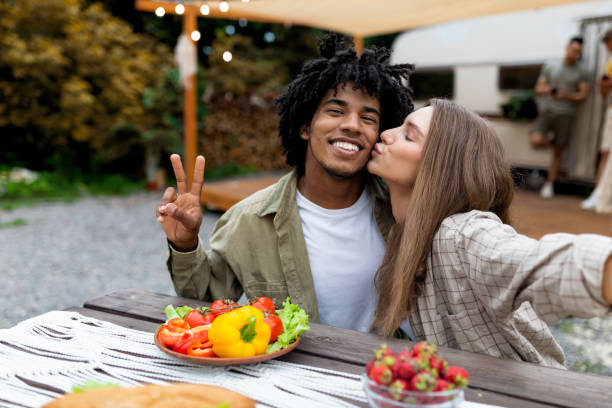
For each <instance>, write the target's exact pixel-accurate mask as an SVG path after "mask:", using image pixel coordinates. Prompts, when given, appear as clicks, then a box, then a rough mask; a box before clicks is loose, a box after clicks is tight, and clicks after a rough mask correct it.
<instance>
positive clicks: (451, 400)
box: [361, 342, 469, 408]
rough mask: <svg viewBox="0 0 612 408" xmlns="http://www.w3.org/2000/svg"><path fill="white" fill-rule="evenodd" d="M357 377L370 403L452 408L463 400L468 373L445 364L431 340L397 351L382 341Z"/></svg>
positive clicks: (386, 407)
mask: <svg viewBox="0 0 612 408" xmlns="http://www.w3.org/2000/svg"><path fill="white" fill-rule="evenodd" d="M361 380H362V384H363V389H364V392H365V395H366V397H367V398H368V402H369V404H370V406H371V407H375V408H395V407H403V408H413V407H428V408H453V407H458V406H459V405H460V404H461V403H462V402H463V400H464V389H465V388H466V387H467V384H468V380H469V376H468V373H467V371H466V370H465V369H464V368H462V367H459V366H449V365H448V363H447V362H446V360H445V359H444V358H443V357H442V356H441V355H439V354H438V347H437V346H436V345H435V344H433V343H428V342H419V343H416V344H415V345H414V347H413V348H412V349H404V350H401V351H400V352H398V353H394V352H393V350H391V349H390V348H389V347H387V346H386V345H385V344H382V345H381V346H380V348H379V349H378V350H376V351H375V352H374V358H373V359H372V360H371V361H369V362H368V363H367V364H366V371H365V373H364V374H363V376H362V379H361Z"/></svg>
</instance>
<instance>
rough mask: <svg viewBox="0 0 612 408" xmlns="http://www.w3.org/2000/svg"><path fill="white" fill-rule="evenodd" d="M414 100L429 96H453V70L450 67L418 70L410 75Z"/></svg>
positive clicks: (426, 98) (424, 99)
mask: <svg viewBox="0 0 612 408" xmlns="http://www.w3.org/2000/svg"><path fill="white" fill-rule="evenodd" d="M410 84H411V85H412V90H413V91H414V100H416V101H426V100H428V99H431V98H449V99H452V98H453V89H454V85H455V72H454V71H453V69H452V68H443V69H435V70H427V71H425V70H418V69H417V71H416V72H414V73H413V74H412V75H411V76H410Z"/></svg>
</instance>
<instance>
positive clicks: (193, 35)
mask: <svg viewBox="0 0 612 408" xmlns="http://www.w3.org/2000/svg"><path fill="white" fill-rule="evenodd" d="M200 37H202V35H201V34H200V32H199V31H198V30H193V31H192V32H191V39H192V40H193V41H198V40H199V39H200Z"/></svg>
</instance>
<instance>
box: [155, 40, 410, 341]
mask: <svg viewBox="0 0 612 408" xmlns="http://www.w3.org/2000/svg"><path fill="white" fill-rule="evenodd" d="M320 52H321V56H322V57H323V58H321V59H317V60H313V61H309V62H308V63H306V64H305V65H304V67H303V69H302V72H301V74H300V75H299V76H298V77H297V78H296V79H295V80H294V81H293V82H292V83H291V84H289V86H288V88H287V90H286V92H285V93H284V94H283V95H281V96H280V97H279V98H278V99H277V101H276V102H277V110H278V113H279V115H280V120H279V124H278V130H279V135H280V138H281V142H282V147H283V152H284V154H285V155H286V160H287V163H288V164H289V165H291V166H293V167H294V169H293V170H292V171H291V172H290V173H289V174H287V175H286V176H284V177H283V178H281V180H279V182H278V183H276V184H275V185H273V186H270V187H268V188H266V189H264V190H262V191H259V192H257V193H255V194H253V195H252V196H250V197H248V198H246V199H245V200H243V201H241V202H240V203H238V204H236V205H235V206H234V207H232V208H231V209H230V210H229V211H227V212H226V213H225V214H224V215H223V216H222V217H221V218H220V219H219V221H218V223H217V225H216V226H215V228H214V230H213V232H212V235H211V238H210V245H211V251H209V252H208V253H206V252H205V251H204V250H203V248H202V244H201V242H200V240H199V239H198V235H197V234H198V231H199V227H200V223H201V221H202V214H201V210H200V191H201V187H202V180H203V172H204V158H203V157H201V156H199V157H198V158H197V160H196V167H195V172H194V182H193V184H192V187H191V191H190V192H188V191H187V187H186V185H185V181H184V180H185V175H184V171H183V168H182V165H181V162H180V158H179V157H178V156H177V155H173V156H172V158H171V159H172V163H173V167H174V170H175V174H176V176H177V187H178V194H177V193H176V192H175V191H174V189H172V188H170V189H168V190H166V192H165V193H164V196H163V198H162V201H161V202H160V204H159V205H158V207H157V217H158V218H157V219H158V222H160V223H162V225H163V228H164V231H165V232H166V235H167V237H168V240H169V250H170V254H169V257H168V262H167V266H168V270H169V271H170V276H171V277H172V281H173V283H174V287H175V289H176V291H177V293H178V294H179V295H181V296H186V297H191V298H198V299H204V300H212V299H216V298H233V299H237V298H239V297H240V296H241V294H243V292H244V294H245V295H246V297H247V298H255V297H259V296H267V297H269V298H271V299H273V300H274V301H275V303H277V304H279V303H281V302H282V301H283V300H284V299H285V298H286V297H287V296H290V297H291V300H292V302H295V303H297V304H299V305H300V306H301V307H303V308H304V309H305V310H306V311H307V312H308V314H309V315H310V318H311V319H312V321H315V322H319V321H320V322H322V323H325V324H329V325H334V326H340V327H346V328H351V329H355V330H361V331H368V330H369V328H370V323H371V320H372V317H373V313H374V309H375V307H376V291H375V289H374V284H373V282H374V274H375V273H376V270H377V269H378V267H379V266H380V263H381V262H382V258H383V255H384V252H385V241H384V237H385V236H386V235H387V232H388V230H389V228H390V226H391V225H392V224H393V218H392V215H391V209H390V206H389V202H388V199H387V194H386V191H385V190H384V188H383V186H382V185H381V184H380V182H379V181H378V180H376V179H375V178H373V177H372V176H370V175H369V174H368V173H367V172H366V171H365V165H366V163H367V162H368V159H369V158H370V153H371V149H372V147H373V145H374V144H375V143H376V141H377V140H378V136H379V134H380V132H381V131H383V130H385V129H388V128H391V127H393V126H397V125H399V124H400V123H402V121H403V118H404V117H405V116H406V114H407V113H409V112H410V111H411V110H412V102H411V98H410V90H409V89H408V88H406V87H404V86H403V85H402V80H403V79H407V78H408V75H409V73H410V72H411V70H412V66H411V65H408V64H405V65H395V66H388V65H386V64H384V63H383V61H384V60H386V59H387V57H388V53H387V52H386V51H383V50H365V51H364V52H363V54H362V55H361V56H360V57H358V56H357V55H356V53H355V51H354V50H353V49H349V50H342V51H338V52H337V50H336V38H335V35H330V36H327V37H326V38H325V39H324V40H323V41H322V43H321V45H320Z"/></svg>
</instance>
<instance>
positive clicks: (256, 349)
mask: <svg viewBox="0 0 612 408" xmlns="http://www.w3.org/2000/svg"><path fill="white" fill-rule="evenodd" d="M270 335H271V333H270V326H268V325H267V324H266V323H265V322H264V314H263V312H262V311H261V310H259V309H257V308H254V307H253V306H242V307H240V308H238V309H235V310H233V311H231V312H228V313H225V314H222V315H221V316H219V317H217V318H216V319H215V320H214V321H213V322H212V324H211V326H210V330H209V331H208V339H209V340H210V341H212V344H213V346H212V349H213V351H214V352H215V354H216V355H217V356H219V357H228V358H242V357H253V356H256V355H258V354H263V353H264V352H265V351H266V348H267V347H268V342H269V341H270Z"/></svg>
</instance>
